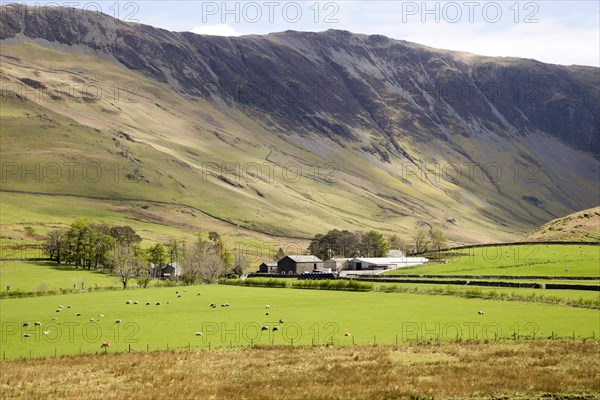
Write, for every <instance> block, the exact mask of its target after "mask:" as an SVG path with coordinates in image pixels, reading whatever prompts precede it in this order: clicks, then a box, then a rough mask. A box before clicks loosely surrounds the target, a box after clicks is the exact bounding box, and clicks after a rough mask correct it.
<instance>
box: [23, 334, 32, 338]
mask: <svg viewBox="0 0 600 400" xmlns="http://www.w3.org/2000/svg"><path fill="white" fill-rule="evenodd" d="M23 336H24V337H31V334H30V333H24V334H23Z"/></svg>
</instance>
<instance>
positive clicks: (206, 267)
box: [200, 247, 227, 283]
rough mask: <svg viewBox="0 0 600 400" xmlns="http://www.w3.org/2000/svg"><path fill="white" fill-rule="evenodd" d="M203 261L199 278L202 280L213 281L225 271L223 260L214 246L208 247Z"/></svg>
mask: <svg viewBox="0 0 600 400" xmlns="http://www.w3.org/2000/svg"><path fill="white" fill-rule="evenodd" d="M203 261H204V262H203V265H202V268H200V279H202V281H204V282H209V283H214V282H216V281H217V280H218V279H219V278H220V277H221V276H223V275H225V272H227V270H226V266H225V262H224V261H223V258H221V255H220V254H219V253H218V252H217V251H216V249H215V248H212V247H211V248H209V249H208V251H207V252H206V254H205V256H204V260H203Z"/></svg>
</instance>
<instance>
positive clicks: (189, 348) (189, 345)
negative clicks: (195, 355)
mask: <svg viewBox="0 0 600 400" xmlns="http://www.w3.org/2000/svg"><path fill="white" fill-rule="evenodd" d="M190 350H192V344H191V343H190V342H188V351H190Z"/></svg>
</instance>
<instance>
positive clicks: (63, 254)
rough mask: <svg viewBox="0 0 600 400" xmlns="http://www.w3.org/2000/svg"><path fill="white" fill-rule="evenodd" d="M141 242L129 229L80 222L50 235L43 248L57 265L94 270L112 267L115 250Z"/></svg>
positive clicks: (81, 219)
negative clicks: (110, 256) (111, 259)
mask: <svg viewBox="0 0 600 400" xmlns="http://www.w3.org/2000/svg"><path fill="white" fill-rule="evenodd" d="M141 241H142V238H141V237H140V236H139V235H138V234H137V233H136V232H135V231H134V230H133V229H132V228H131V227H129V226H110V225H108V224H105V223H92V222H90V221H89V220H88V219H87V218H78V219H76V220H75V221H74V222H73V223H72V224H71V226H70V227H69V229H59V230H54V231H51V232H49V233H48V236H47V239H46V241H45V243H44V247H43V248H44V252H45V253H46V254H47V255H48V257H50V259H52V260H54V261H56V263H57V264H61V263H65V264H67V265H74V266H75V267H82V268H87V269H91V268H99V267H106V266H107V265H109V264H110V259H109V257H108V255H109V253H110V251H111V250H112V249H114V248H115V247H118V246H136V245H139V243H140V242H141Z"/></svg>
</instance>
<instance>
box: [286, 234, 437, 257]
mask: <svg viewBox="0 0 600 400" xmlns="http://www.w3.org/2000/svg"><path fill="white" fill-rule="evenodd" d="M447 244H448V241H447V240H446V236H445V235H444V233H443V232H442V231H441V230H440V229H435V228H434V229H431V230H430V231H429V232H426V231H424V230H420V231H418V232H417V233H416V234H415V236H414V238H412V239H409V241H408V242H404V241H402V240H401V239H400V237H399V236H398V235H392V236H390V237H389V238H388V239H386V238H385V237H384V236H383V235H382V234H381V233H379V232H377V231H369V232H366V233H365V232H349V231H346V230H342V231H340V230H337V229H334V230H331V231H329V232H327V233H326V234H325V235H322V234H318V235H316V236H315V237H314V238H313V239H312V240H311V242H310V245H309V246H308V251H309V252H310V254H314V255H315V256H317V257H319V258H320V259H322V260H326V259H328V258H331V257H347V258H353V257H385V256H387V254H388V251H389V250H390V248H392V249H399V250H402V251H403V252H404V254H410V253H425V252H427V251H441V250H443V249H444V248H446V246H447ZM278 256H279V254H278V255H277V256H276V257H275V258H277V257H278ZM279 258H281V257H279Z"/></svg>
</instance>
